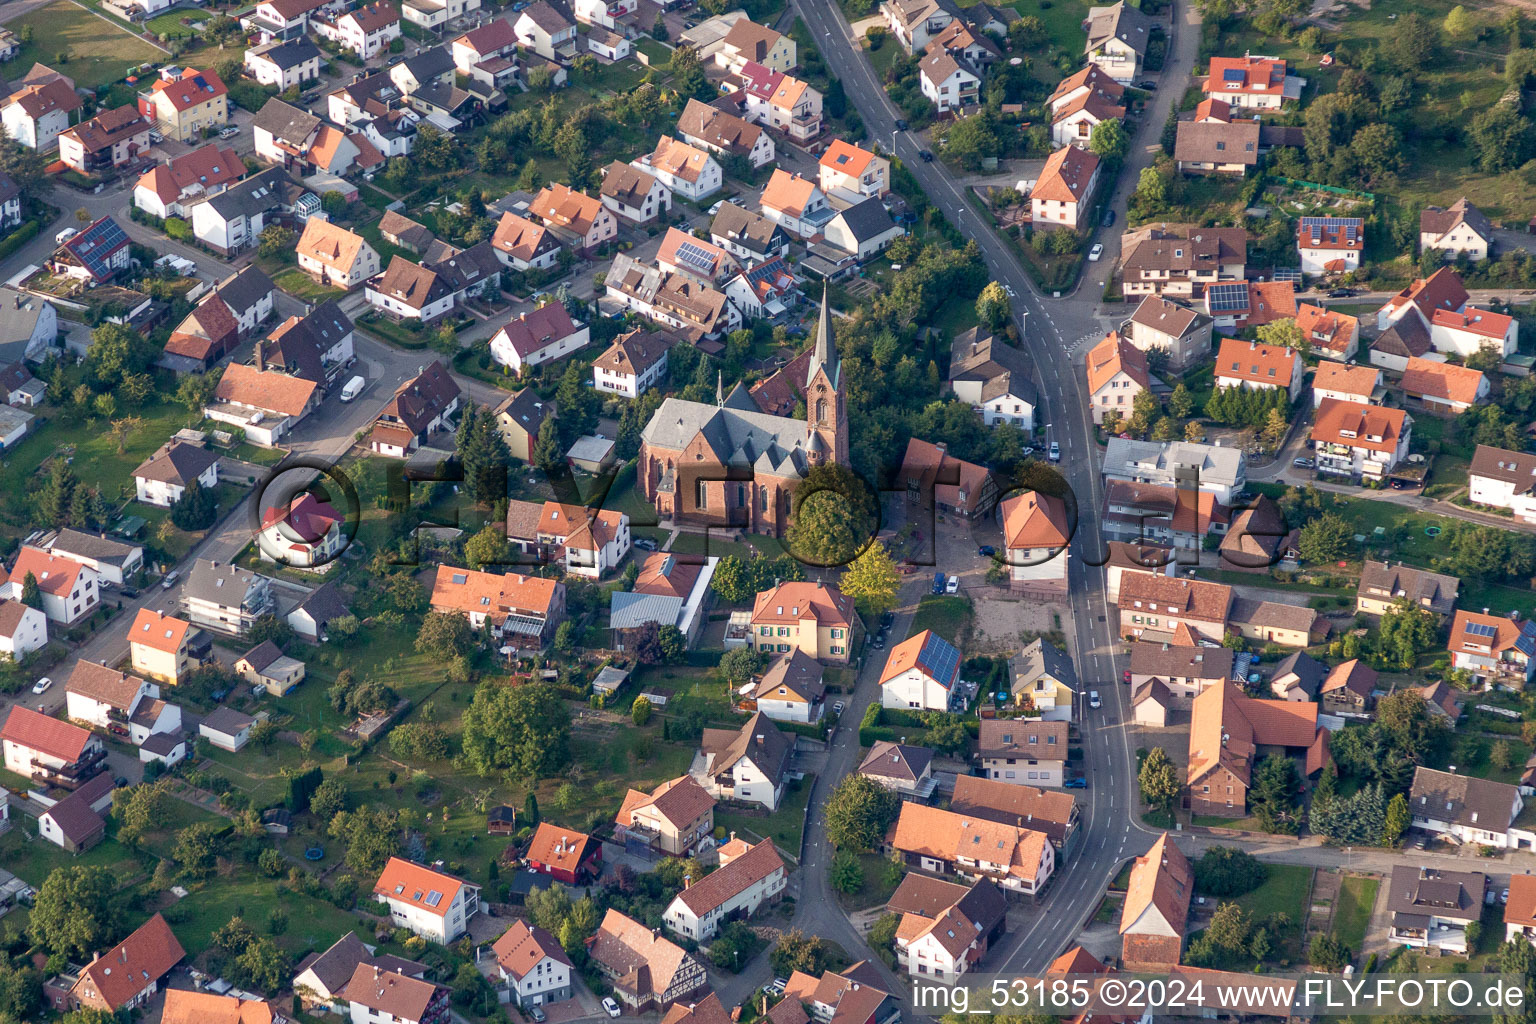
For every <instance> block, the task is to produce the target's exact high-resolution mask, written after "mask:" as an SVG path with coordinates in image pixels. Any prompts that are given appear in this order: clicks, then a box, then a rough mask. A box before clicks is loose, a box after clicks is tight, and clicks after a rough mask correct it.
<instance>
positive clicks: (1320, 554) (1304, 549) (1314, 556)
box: [1296, 512, 1354, 565]
mask: <svg viewBox="0 0 1536 1024" xmlns="http://www.w3.org/2000/svg"><path fill="white" fill-rule="evenodd" d="M1353 537H1354V530H1353V529H1351V528H1350V525H1349V523H1347V522H1346V521H1345V520H1344V518H1343V517H1342V516H1340V515H1337V514H1335V513H1333V512H1325V513H1323V514H1322V515H1320V516H1318V517H1317V518H1316V519H1313V520H1311V521H1309V522H1308V523H1307V524H1306V525H1305V526H1303V527H1302V528H1301V535H1300V537H1299V538H1298V539H1297V544H1296V546H1297V548H1298V549H1299V550H1300V552H1301V557H1302V559H1303V560H1304V561H1307V562H1311V563H1312V564H1314V565H1320V564H1322V563H1324V562H1332V561H1336V560H1337V559H1340V558H1343V557H1344V554H1345V553H1346V552H1347V551H1348V550H1349V543H1350V540H1351V539H1352V538H1353Z"/></svg>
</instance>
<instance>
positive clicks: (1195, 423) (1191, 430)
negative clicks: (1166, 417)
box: [1184, 420, 1205, 444]
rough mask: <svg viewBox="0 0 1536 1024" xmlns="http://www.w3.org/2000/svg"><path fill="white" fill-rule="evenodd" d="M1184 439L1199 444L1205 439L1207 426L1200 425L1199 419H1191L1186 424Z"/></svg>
mask: <svg viewBox="0 0 1536 1024" xmlns="http://www.w3.org/2000/svg"><path fill="white" fill-rule="evenodd" d="M1184 440H1186V441H1190V442H1193V443H1194V444H1199V443H1200V442H1202V441H1204V440H1205V427H1203V426H1201V425H1200V421H1199V420H1190V421H1189V422H1188V423H1186V424H1184Z"/></svg>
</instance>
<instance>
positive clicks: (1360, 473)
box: [1312, 398, 1413, 481]
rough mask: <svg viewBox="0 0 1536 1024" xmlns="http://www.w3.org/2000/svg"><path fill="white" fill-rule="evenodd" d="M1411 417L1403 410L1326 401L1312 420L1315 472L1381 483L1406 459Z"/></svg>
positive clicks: (1410, 434)
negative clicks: (1315, 458)
mask: <svg viewBox="0 0 1536 1024" xmlns="http://www.w3.org/2000/svg"><path fill="white" fill-rule="evenodd" d="M1412 439H1413V417H1412V416H1409V415H1408V414H1407V413H1406V412H1404V411H1403V410H1402V409H1388V408H1384V407H1382V406H1377V405H1362V404H1360V403H1358V402H1339V401H1335V400H1334V399H1331V398H1325V399H1323V400H1322V401H1321V402H1319V403H1318V406H1317V412H1316V414H1315V415H1314V416H1313V419H1312V447H1313V449H1314V450H1315V452H1316V456H1317V471H1318V472H1319V473H1330V474H1333V475H1335V476H1347V477H1351V478H1365V479H1370V480H1376V481H1380V480H1382V479H1383V478H1385V477H1386V476H1388V475H1390V474H1391V472H1392V470H1393V469H1394V468H1396V466H1397V464H1398V463H1399V462H1401V461H1402V460H1403V459H1404V458H1405V457H1406V456H1407V455H1408V447H1409V444H1410V443H1411V442H1412Z"/></svg>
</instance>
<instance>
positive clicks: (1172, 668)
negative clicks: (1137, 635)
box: [1131, 641, 1234, 679]
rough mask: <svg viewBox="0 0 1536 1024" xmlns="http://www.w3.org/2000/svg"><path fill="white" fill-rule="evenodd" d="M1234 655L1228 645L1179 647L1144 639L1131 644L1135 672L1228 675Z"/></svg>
mask: <svg viewBox="0 0 1536 1024" xmlns="http://www.w3.org/2000/svg"><path fill="white" fill-rule="evenodd" d="M1233 657H1234V655H1233V653H1232V652H1231V651H1230V650H1228V649H1227V648H1225V647H1176V646H1174V645H1173V644H1154V643H1146V642H1144V641H1142V642H1138V643H1135V644H1133V645H1132V646H1131V675H1133V676H1143V675H1145V676H1158V677H1161V678H1163V679H1167V678H1168V677H1169V676H1174V677H1177V678H1181V679H1184V678H1187V679H1228V678H1230V677H1231V675H1232V659H1233Z"/></svg>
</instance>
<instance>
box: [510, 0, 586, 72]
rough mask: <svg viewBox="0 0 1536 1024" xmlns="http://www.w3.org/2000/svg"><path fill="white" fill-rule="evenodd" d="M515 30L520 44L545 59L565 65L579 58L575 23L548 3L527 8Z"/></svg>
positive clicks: (517, 19) (517, 22)
mask: <svg viewBox="0 0 1536 1024" xmlns="http://www.w3.org/2000/svg"><path fill="white" fill-rule="evenodd" d="M512 30H513V32H514V34H515V35H516V36H517V41H518V42H519V43H521V44H522V45H524V46H526V47H528V48H529V49H530V50H532V51H533V52H534V53H537V54H538V55H539V56H540V57H543V58H544V59H545V60H552V61H559V62H565V61H570V60H573V59H575V57H576V47H577V43H578V42H579V39H578V38H577V33H576V23H575V22H574V21H571V20H570V19H569V18H567V17H566V16H565V15H564V14H563V13H562V12H561V11H559V10H558V9H556V8H555V6H554V5H553V4H551V3H549V0H538V2H537V3H533V4H530V5H528V7H527V8H525V9H524V10H523V12H522V13H521V14H519V15H518V16H517V18H516V20H514V21H513V23H512Z"/></svg>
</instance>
